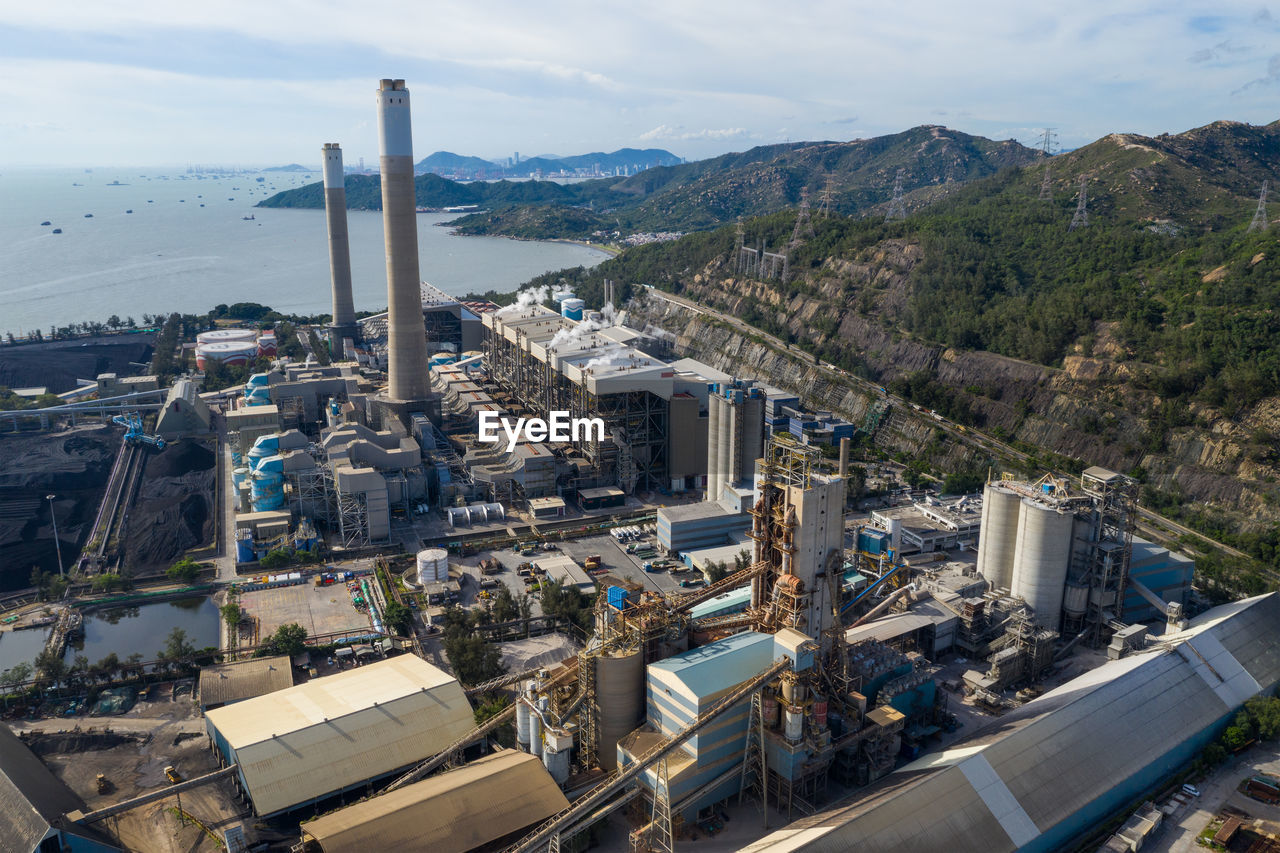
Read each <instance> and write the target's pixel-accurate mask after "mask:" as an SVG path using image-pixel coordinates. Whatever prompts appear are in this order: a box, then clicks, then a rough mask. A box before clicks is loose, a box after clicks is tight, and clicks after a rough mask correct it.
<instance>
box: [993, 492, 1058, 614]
mask: <svg viewBox="0 0 1280 853" xmlns="http://www.w3.org/2000/svg"><path fill="white" fill-rule="evenodd" d="M1074 523H1075V516H1074V513H1073V512H1072V509H1071V507H1070V506H1060V505H1059V504H1058V502H1056V501H1052V500H1038V499H1035V498H1031V497H1026V496H1024V495H1023V494H1021V493H1019V492H1018V491H1016V490H1014V489H1012V488H1009V487H1007V486H1004V485H1001V484H998V483H988V484H987V487H986V489H985V490H984V493H983V498H982V528H981V533H980V536H979V539H978V566H977V567H978V572H979V573H980V574H981V575H982V576H983V577H984V578H986V579H987V580H988V581H989V582H990V583H991V586H992V588H993V589H1004V590H1008V591H1009V592H1010V593H1011V594H1013V595H1014V596H1016V597H1018V598H1021V599H1022V600H1023V601H1025V602H1027V604H1028V605H1030V606H1031V608H1032V610H1034V611H1035V622H1036V624H1037V625H1040V626H1043V627H1047V628H1056V627H1057V625H1058V619H1059V615H1060V612H1061V610H1062V599H1063V594H1064V591H1065V586H1066V582H1067V571H1068V569H1069V568H1070V565H1071V547H1072V534H1073V531H1074Z"/></svg>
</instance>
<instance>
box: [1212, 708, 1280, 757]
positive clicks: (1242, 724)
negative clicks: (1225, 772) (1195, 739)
mask: <svg viewBox="0 0 1280 853" xmlns="http://www.w3.org/2000/svg"><path fill="white" fill-rule="evenodd" d="M1277 737H1280V699H1277V698H1276V697H1275V696H1255V697H1254V698H1253V699H1250V700H1249V701H1248V702H1245V703H1244V707H1243V708H1242V709H1241V710H1240V711H1239V713H1237V714H1236V715H1235V717H1234V718H1233V719H1232V720H1231V723H1230V725H1228V726H1227V728H1226V729H1225V730H1223V732H1222V735H1221V736H1220V737H1219V738H1218V739H1217V740H1216V741H1214V742H1213V743H1211V744H1209V745H1208V746H1206V747H1205V748H1204V750H1203V751H1202V752H1201V753H1200V757H1199V758H1198V759H1197V760H1196V770H1197V771H1200V770H1209V769H1211V768H1213V767H1216V766H1217V765H1219V764H1221V763H1222V762H1224V761H1226V760H1227V758H1228V756H1229V755H1231V754H1232V753H1235V752H1239V751H1240V750H1242V749H1244V748H1245V747H1246V746H1248V745H1249V744H1251V743H1253V742H1254V741H1263V742H1267V743H1269V742H1271V741H1274V740H1276V738H1277Z"/></svg>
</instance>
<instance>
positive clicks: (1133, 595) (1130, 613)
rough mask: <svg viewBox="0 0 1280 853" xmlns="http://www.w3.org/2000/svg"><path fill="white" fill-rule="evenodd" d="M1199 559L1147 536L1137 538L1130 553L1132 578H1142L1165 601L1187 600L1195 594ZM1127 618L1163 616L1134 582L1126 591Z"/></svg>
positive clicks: (1155, 617)
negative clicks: (1153, 540)
mask: <svg viewBox="0 0 1280 853" xmlns="http://www.w3.org/2000/svg"><path fill="white" fill-rule="evenodd" d="M1195 568H1196V564H1195V561H1194V560H1192V559H1191V558H1189V557H1184V556H1183V555H1181V554H1175V553H1173V552H1172V551H1170V550H1169V549H1168V548H1161V547H1160V546H1159V545H1154V544H1152V543H1151V542H1147V541H1146V540H1144V539H1138V538H1136V537H1135V538H1134V540H1133V550H1132V552H1131V554H1130V556H1129V578H1130V579H1131V580H1136V581H1138V582H1140V583H1141V584H1142V585H1143V586H1145V587H1146V588H1147V589H1149V590H1151V591H1152V592H1154V593H1155V594H1156V595H1158V596H1160V597H1161V598H1162V599H1164V600H1165V601H1176V602H1178V603H1179V604H1185V603H1186V601H1187V597H1188V596H1189V595H1190V594H1191V580H1192V576H1193V575H1194V574H1195ZM1121 618H1122V619H1123V621H1125V622H1127V623H1129V624H1130V625H1132V624H1133V623H1135V622H1147V621H1150V620H1153V619H1156V620H1162V621H1163V619H1164V614H1163V613H1160V612H1157V611H1156V609H1155V608H1154V607H1152V606H1151V603H1150V602H1148V601H1147V600H1146V599H1145V598H1143V597H1142V596H1141V595H1139V594H1138V592H1137V591H1136V590H1135V589H1134V588H1133V585H1132V584H1130V585H1129V587H1128V588H1127V589H1126V590H1125V595H1124V614H1123V616H1122V617H1121Z"/></svg>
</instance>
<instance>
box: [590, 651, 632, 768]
mask: <svg viewBox="0 0 1280 853" xmlns="http://www.w3.org/2000/svg"><path fill="white" fill-rule="evenodd" d="M595 661H596V704H597V705H598V706H599V708H600V712H599V713H600V744H599V748H600V766H601V767H603V768H604V769H606V770H613V769H614V768H616V767H617V766H618V741H620V740H622V739H623V738H624V737H626V736H627V735H629V734H631V733H632V732H633V731H635V729H636V726H638V725H640V723H641V722H642V721H643V720H644V659H643V658H642V657H641V656H640V652H639V651H638V650H637V651H631V652H616V653H613V654H605V655H601V656H600V657H597V658H596V659H595Z"/></svg>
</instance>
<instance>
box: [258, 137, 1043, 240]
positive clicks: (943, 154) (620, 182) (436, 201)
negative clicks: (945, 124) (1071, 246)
mask: <svg viewBox="0 0 1280 853" xmlns="http://www.w3.org/2000/svg"><path fill="white" fill-rule="evenodd" d="M1039 156H1040V155H1039V153H1038V152H1035V151H1032V150H1031V149H1028V148H1025V147H1023V146H1021V145H1019V144H1018V143H1016V142H994V141H992V140H989V139H984V138H982V137H978V136H970V135H968V134H965V133H960V132H958V131H953V130H948V129H946V128H935V127H927V126H926V127H916V128H912V129H910V130H906V131H903V132H902V133H896V134H891V135H889V136H882V137H878V138H876V139H868V140H855V141H853V142H797V143H788V144H783V145H764V146H760V147H757V148H752V149H751V150H750V151H745V152H735V153H732V154H725V155H723V156H720V157H713V158H711V159H708V160H699V161H697V162H693V163H682V164H679V165H676V166H661V167H657V168H653V169H647V170H645V171H643V172H640V173H638V174H636V175H632V176H630V177H626V178H602V179H598V180H592V181H583V182H581V183H576V184H571V185H568V186H562V185H559V184H555V183H553V182H551V181H522V182H516V183H513V182H508V181H498V182H495V183H485V182H475V183H469V184H458V183H454V182H453V181H449V180H446V179H444V178H440V177H438V176H436V175H419V176H418V177H417V178H415V180H414V183H415V185H416V189H417V201H418V204H419V205H422V206H426V207H446V206H452V205H462V204H476V205H481V206H483V207H486V208H489V212H487V213H482V214H477V215H472V216H468V217H466V218H465V219H464V220H461V221H459V223H458V225H459V227H460V230H462V231H463V232H464V233H502V234H508V235H511V236H522V237H529V238H536V239H554V238H566V237H567V238H572V237H581V236H586V235H588V234H590V232H591V231H594V230H608V231H613V230H619V231H621V232H623V233H631V232H634V231H672V230H682V231H689V230H693V229H702V228H711V227H715V226H716V225H719V224H721V223H724V222H730V221H732V220H733V219H734V218H735V217H737V216H743V215H757V214H760V213H762V212H772V211H777V210H782V209H784V208H788V207H792V206H793V205H795V204H796V203H797V202H799V200H800V196H801V191H802V190H804V189H807V190H808V191H809V193H810V195H811V196H812V197H814V198H815V200H816V197H817V195H818V193H819V192H821V191H822V190H823V189H824V188H825V186H826V183H827V179H828V178H830V179H831V181H832V189H833V198H832V200H831V206H832V208H833V209H834V210H836V211H839V212H840V213H845V214H856V213H863V212H865V211H867V210H868V209H869V208H872V207H874V206H876V205H882V204H884V203H885V202H887V201H888V199H889V197H890V194H891V191H892V188H893V176H894V174H895V173H896V172H897V170H898V169H899V168H902V169H903V170H904V187H905V188H906V189H907V190H908V191H909V192H911V193H913V202H914V198H915V196H919V198H920V202H924V201H927V200H928V199H931V198H934V197H936V196H939V195H943V194H945V193H946V192H947V191H948V189H949V188H951V187H955V186H959V185H960V184H959V183H958V182H962V181H966V180H972V179H975V178H979V177H982V176H985V175H991V174H993V173H995V172H996V171H998V170H1000V169H1002V168H1005V167H1008V166H1013V165H1023V164H1027V163H1031V162H1034V161H1035V160H1036V159H1037V158H1038V157H1039ZM949 182H956V183H949ZM346 193H347V206H348V207H350V208H352V209H356V210H379V209H381V205H382V198H381V189H380V184H379V179H378V178H377V177H376V176H367V175H349V176H347V179H346ZM513 205H523V206H526V210H525V211H523V212H516V211H512V210H511V207H512V206H513ZM260 206H261V207H314V208H319V207H323V206H324V194H323V189H322V186H321V184H320V183H315V184H308V185H307V186H305V187H299V188H298V189H293V190H286V191H285V192H281V193H277V194H276V195H274V196H272V197H270V198H268V199H266V200H265V201H263V202H261V203H260ZM553 206H554V207H557V208H561V210H560V211H555V210H552V207H553ZM588 229H590V230H588ZM770 245H778V244H777V243H771V244H770Z"/></svg>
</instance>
